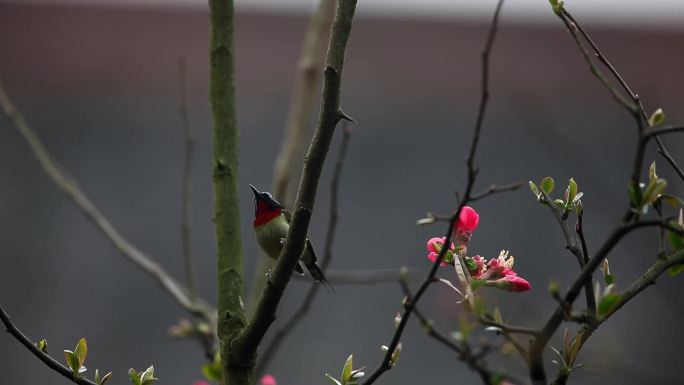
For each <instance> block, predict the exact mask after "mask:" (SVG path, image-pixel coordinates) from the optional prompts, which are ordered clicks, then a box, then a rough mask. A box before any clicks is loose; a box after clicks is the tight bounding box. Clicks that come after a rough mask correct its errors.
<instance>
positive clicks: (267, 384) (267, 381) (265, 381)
mask: <svg viewBox="0 0 684 385" xmlns="http://www.w3.org/2000/svg"><path fill="white" fill-rule="evenodd" d="M259 383H260V384H261V385H277V383H276V379H275V377H273V376H272V375H270V374H264V375H263V376H262V377H261V380H260V382H259Z"/></svg>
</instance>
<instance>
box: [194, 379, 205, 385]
mask: <svg viewBox="0 0 684 385" xmlns="http://www.w3.org/2000/svg"><path fill="white" fill-rule="evenodd" d="M192 385H209V383H208V382H206V381H203V380H198V381H195V382H193V383H192Z"/></svg>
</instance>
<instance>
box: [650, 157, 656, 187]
mask: <svg viewBox="0 0 684 385" xmlns="http://www.w3.org/2000/svg"><path fill="white" fill-rule="evenodd" d="M656 180H658V175H657V174H656V162H655V161H653V162H652V163H651V165H650V166H649V167H648V182H649V184H651V183H654V182H655V181H656Z"/></svg>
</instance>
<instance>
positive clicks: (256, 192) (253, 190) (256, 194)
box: [249, 184, 261, 198]
mask: <svg viewBox="0 0 684 385" xmlns="http://www.w3.org/2000/svg"><path fill="white" fill-rule="evenodd" d="M249 188H251V189H252V192H253V193H254V197H255V198H259V196H260V195H261V191H259V190H257V189H256V187H254V186H252V185H251V184H250V185H249Z"/></svg>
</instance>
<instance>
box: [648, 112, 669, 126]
mask: <svg viewBox="0 0 684 385" xmlns="http://www.w3.org/2000/svg"><path fill="white" fill-rule="evenodd" d="M664 121H665V113H664V112H663V109H662V108H658V109H657V110H655V111H653V113H652V114H651V117H650V118H648V125H649V126H650V127H654V126H657V125H659V124H661V123H663V122H664Z"/></svg>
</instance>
